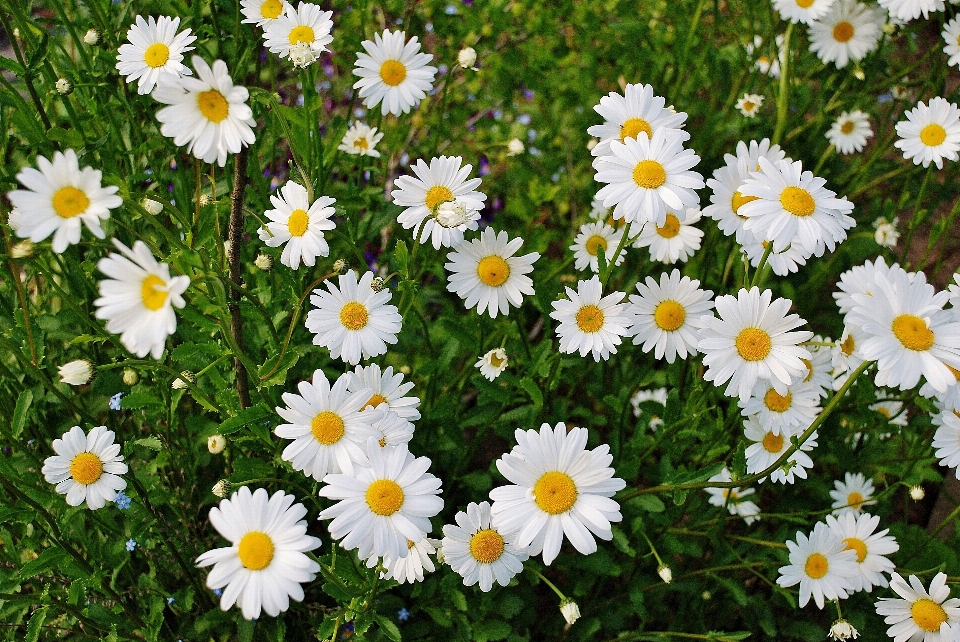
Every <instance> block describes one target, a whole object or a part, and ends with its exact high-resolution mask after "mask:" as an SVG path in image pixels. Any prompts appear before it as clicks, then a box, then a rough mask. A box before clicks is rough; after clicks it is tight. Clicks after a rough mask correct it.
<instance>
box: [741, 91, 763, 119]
mask: <svg viewBox="0 0 960 642" xmlns="http://www.w3.org/2000/svg"><path fill="white" fill-rule="evenodd" d="M762 105H763V96H762V95H761V94H744V95H743V96H741V97H740V98H739V100H737V104H736V105H734V107H736V108H737V109H738V110H739V111H740V113H741V114H743V115H744V116H746V117H747V118H753V117H754V116H756V115H757V112H759V111H760V107H761V106H762Z"/></svg>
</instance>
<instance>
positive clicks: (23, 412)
mask: <svg viewBox="0 0 960 642" xmlns="http://www.w3.org/2000/svg"><path fill="white" fill-rule="evenodd" d="M32 403H33V391H31V390H23V391H21V392H20V394H19V395H17V405H16V407H15V408H14V409H13V418H12V419H11V420H10V426H11V428H12V431H13V435H12V436H13V439H16V438H17V437H19V436H20V433H21V432H23V427H24V425H25V424H26V423H27V410H29V409H30V404H32Z"/></svg>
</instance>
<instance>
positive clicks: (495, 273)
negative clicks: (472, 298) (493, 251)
mask: <svg viewBox="0 0 960 642" xmlns="http://www.w3.org/2000/svg"><path fill="white" fill-rule="evenodd" d="M477 276H478V277H479V278H480V280H481V281H483V282H484V283H485V284H486V285H489V286H490V287H494V288H496V287H499V286H501V285H503V284H504V283H506V282H507V279H509V278H510V266H509V265H507V262H506V261H504V260H503V259H502V258H500V257H499V256H496V255H491V256H485V257H483V258H482V259H480V262H479V263H478V264H477Z"/></svg>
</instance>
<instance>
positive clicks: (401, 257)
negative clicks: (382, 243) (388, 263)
mask: <svg viewBox="0 0 960 642" xmlns="http://www.w3.org/2000/svg"><path fill="white" fill-rule="evenodd" d="M393 260H394V262H395V263H396V265H395V267H396V270H397V272H398V273H399V274H402V275H404V276H408V275H407V265H408V262H409V260H410V254H409V252H408V251H407V244H406V243H405V242H403V241H397V247H396V249H394V251H393Z"/></svg>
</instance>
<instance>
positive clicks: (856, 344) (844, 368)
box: [831, 323, 867, 390]
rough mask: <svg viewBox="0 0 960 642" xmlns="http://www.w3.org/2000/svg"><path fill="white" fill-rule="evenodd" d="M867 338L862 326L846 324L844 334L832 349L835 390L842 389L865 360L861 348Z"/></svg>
mask: <svg viewBox="0 0 960 642" xmlns="http://www.w3.org/2000/svg"><path fill="white" fill-rule="evenodd" d="M866 340H867V335H866V334H865V333H864V331H863V329H862V328H861V327H860V326H858V325H855V324H852V323H845V324H844V326H843V334H842V335H840V340H839V341H837V345H836V346H835V347H834V348H833V350H831V362H832V363H833V389H834V390H840V388H842V387H843V385H844V384H845V383H846V382H847V379H848V378H849V377H850V374H851V373H852V372H853V371H854V370H856V369H857V368H859V367H860V364H862V363H863V362H864V358H863V353H862V351H861V348H862V346H863V342H864V341H866Z"/></svg>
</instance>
